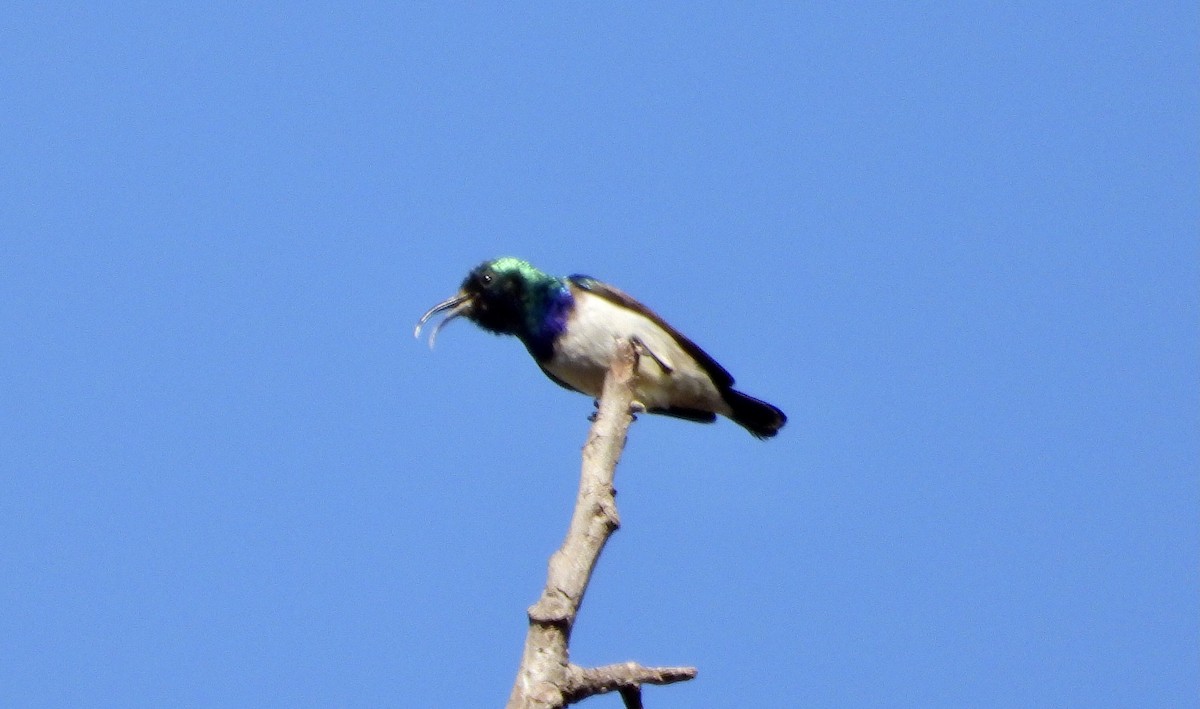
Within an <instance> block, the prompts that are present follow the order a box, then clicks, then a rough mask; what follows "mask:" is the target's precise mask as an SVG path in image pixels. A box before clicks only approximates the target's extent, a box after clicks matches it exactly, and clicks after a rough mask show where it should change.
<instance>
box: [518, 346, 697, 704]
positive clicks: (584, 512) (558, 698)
mask: <svg viewBox="0 0 1200 709" xmlns="http://www.w3.org/2000/svg"><path fill="white" fill-rule="evenodd" d="M636 369H637V354H636V353H635V352H634V349H633V346H632V345H631V344H630V343H628V342H624V341H623V342H621V343H619V346H618V356H617V357H616V359H615V360H614V362H613V365H612V368H611V369H610V370H609V372H608V375H607V377H605V380H604V391H603V392H602V393H601V396H600V402H599V409H598V410H597V412H596V420H595V423H593V424H592V428H591V431H590V432H589V434H588V439H587V443H586V444H584V446H583V467H582V471H581V473H580V478H579V494H578V496H577V497H576V499H575V512H574V514H573V515H572V517H571V526H570V528H569V529H568V530H567V536H566V539H564V540H563V544H562V546H561V547H560V548H559V550H558V551H556V552H554V554H553V555H552V556H551V557H550V564H549V568H548V569H547V574H546V587H545V589H544V590H543V591H542V596H541V598H540V599H538V602H537V603H535V604H533V605H532V606H530V608H529V633H528V634H527V635H526V637H525V650H524V652H523V653H522V656H521V666H520V668H519V669H518V670H517V679H516V682H515V683H514V684H513V689H512V694H511V695H510V696H509V698H508V705H507V709H561V708H562V707H565V706H567V705H568V704H574V703H575V702H579V701H581V700H583V699H586V698H587V697H590V696H592V695H595V694H603V693H605V692H613V691H616V692H620V694H621V697H622V699H623V700H624V701H625V705H626V707H639V708H640V707H641V705H642V704H641V687H642V685H643V684H671V683H673V682H681V681H683V680H689V679H692V678H693V677H695V676H696V668H694V667H643V666H641V665H639V664H636V663H633V662H627V663H624V664H618V665H606V666H604V667H595V668H583V667H579V666H578V665H573V664H571V662H570V656H569V648H568V644H569V642H570V639H571V629H572V627H574V625H575V616H576V614H577V613H578V612H579V605H580V603H582V602H583V594H584V592H585V591H586V590H587V585H588V581H589V580H590V579H591V576H592V570H593V569H594V568H595V567H596V561H597V560H598V559H599V558H600V552H601V551H603V550H604V545H605V543H606V542H607V541H608V538H609V537H610V536H612V533H613V532H615V531H616V530H617V527H619V526H620V524H621V522H620V518H619V517H618V516H617V501H616V497H615V493H614V490H613V474H614V471H615V470H616V467H617V461H618V460H620V457H621V451H622V450H623V449H624V448H625V438H626V435H627V433H628V432H629V425H630V423H631V422H632V420H633V417H632V415H631V414H630V407H631V406H632V404H633V386H632V383H633V379H634V376H635V370H636Z"/></svg>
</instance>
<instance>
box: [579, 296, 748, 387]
mask: <svg viewBox="0 0 1200 709" xmlns="http://www.w3.org/2000/svg"><path fill="white" fill-rule="evenodd" d="M567 280H568V281H570V282H571V283H572V284H573V285H575V286H576V287H578V288H582V289H583V290H586V291H587V292H589V293H591V294H593V295H598V296H600V297H601V298H604V299H605V300H608V301H610V302H612V303H615V304H617V305H619V306H621V307H623V308H628V309H629V310H632V311H634V312H635V313H638V314H640V315H642V316H643V317H645V318H646V319H648V320H650V321H651V322H653V323H654V324H655V325H658V326H659V327H661V328H662V329H663V330H664V331H665V332H666V333H667V334H668V335H670V336H671V337H673V338H675V341H676V342H678V343H679V346H680V347H681V348H682V349H683V351H684V352H687V353H688V355H689V356H691V358H692V359H694V360H696V364H699V365H700V367H701V368H702V369H704V371H705V372H706V373H707V374H708V376H709V378H711V379H712V381H713V384H715V385H716V387H717V389H725V388H728V387H731V386H733V377H732V376H731V375H730V374H729V372H727V371H725V368H724V367H722V366H721V365H719V364H717V361H716V360H715V359H713V358H712V357H709V356H708V353H707V352H705V351H704V350H702V349H700V347H699V346H698V345H697V344H696V343H695V342H692V341H691V340H689V339H688V338H686V337H684V336H683V335H681V334H680V333H679V331H677V330H676V329H675V328H673V327H671V326H670V325H668V324H667V323H666V321H665V320H663V319H662V318H660V317H658V314H657V313H655V312H654V311H653V310H651V309H650V308H647V307H646V306H644V305H642V304H641V303H639V302H638V301H636V300H634V299H633V297H632V296H630V295H629V294H627V293H625V292H623V291H621V290H618V289H616V288H613V287H612V286H610V285H608V284H607V283H603V282H601V281H597V280H596V279H595V278H591V277H589V276H582V275H579V274H576V275H573V276H568V277H567Z"/></svg>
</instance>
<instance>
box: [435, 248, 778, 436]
mask: <svg viewBox="0 0 1200 709" xmlns="http://www.w3.org/2000/svg"><path fill="white" fill-rule="evenodd" d="M447 311H448V314H447V315H446V317H445V318H444V319H443V320H442V321H441V322H439V323H438V324H437V327H435V328H434V330H433V333H432V334H431V335H430V337H429V346H430V347H431V348H432V347H433V345H434V342H435V341H436V339H437V335H438V333H439V332H440V331H441V329H442V328H443V327H445V326H446V324H448V323H449V322H451V321H452V320H454V319H456V318H459V317H466V318H467V319H468V320H470V321H472V322H474V323H475V324H476V325H478V326H479V327H480V328H482V329H483V330H485V331H487V332H490V333H493V334H496V335H512V336H515V337H516V338H517V339H519V340H520V341H521V342H522V343H523V344H524V345H525V348H526V349H527V350H528V351H529V354H530V355H531V356H532V357H533V359H534V361H535V362H537V365H538V366H539V367H540V368H541V370H542V371H543V372H544V373H545V374H546V376H547V377H549V378H550V379H551V380H552V381H554V382H555V383H556V384H558V385H560V386H562V387H564V388H566V389H570V390H572V391H577V392H580V393H582V394H586V395H588V396H591V397H593V398H594V399H596V398H598V397H599V396H600V391H601V389H602V388H603V386H604V377H605V374H606V373H607V372H608V370H609V365H610V364H611V362H612V360H613V358H614V357H615V356H616V354H617V342H618V340H620V339H626V340H629V341H630V342H631V343H632V344H633V346H634V350H635V352H637V354H638V358H637V369H636V372H635V374H636V376H635V378H634V404H633V408H634V410H635V411H645V412H648V413H651V414H661V415H665V416H673V417H676V418H680V419H686V420H688V421H696V422H699V423H712V422H714V421H716V419H717V416H718V415H721V416H724V417H726V418H729V419H730V420H732V421H733V422H734V423H736V424H738V425H739V426H741V427H742V428H744V429H746V430H747V431H749V432H750V433H751V434H752V435H753V436H754V437H755V438H759V439H766V438H771V437H773V436H774V435H775V434H777V433H778V432H779V429H780V428H782V427H783V425H784V424H785V423H786V422H787V416H785V415H784V413H783V411H781V410H779V409H778V408H777V407H775V406H772V405H771V404H768V403H767V402H765V401H761V400H759V399H756V398H754V397H752V396H749V395H747V394H743V393H742V392H740V391H737V390H736V389H734V388H733V384H734V381H733V377H732V376H730V374H729V372H727V371H726V370H725V368H724V367H722V366H721V365H720V364H717V362H716V360H714V359H713V358H712V357H710V356H708V354H706V353H705V352H704V350H702V349H700V348H699V347H698V346H697V345H696V344H695V343H693V342H692V341H691V340H689V339H688V338H686V337H684V336H683V335H682V334H680V333H679V331H678V330H676V329H675V328H673V327H671V326H670V325H668V324H667V322H666V321H665V320H663V319H662V318H661V317H659V316H658V315H657V314H655V313H654V311H652V310H650V309H649V308H647V307H646V306H645V305H642V304H641V303H639V302H638V301H636V300H634V299H633V298H632V297H630V296H629V295H626V294H625V293H624V292H622V291H620V290H618V289H617V288H614V287H613V286H611V285H608V284H607V283H603V282H601V281H598V280H596V279H594V278H591V277H589V276H584V275H580V274H575V275H571V276H566V277H557V276H552V275H549V274H547V273H544V272H542V271H540V270H538V269H537V268H535V267H534V266H533V265H531V264H530V263H529V262H527V261H523V260H521V259H519V258H514V257H511V256H505V257H502V258H497V259H492V260H490V261H485V262H483V263H481V264H479V265H478V266H476V267H475V268H473V269H472V270H471V271H470V273H468V274H467V277H466V278H464V279H463V282H462V285H461V286H460V287H459V290H458V292H457V293H455V294H454V295H453V296H451V297H450V298H447V299H446V300H444V301H442V302H440V303H438V304H437V305H435V306H433V307H432V308H430V309H429V310H428V311H426V312H425V314H424V315H422V316H421V319H420V320H419V321H418V322H417V325H416V327H415V328H414V330H413V336H414V337H416V338H418V339H419V338H420V336H421V328H422V327H423V326H424V325H425V323H426V322H428V321H429V319H430V318H432V317H433V316H434V315H436V314H438V313H442V312H447Z"/></svg>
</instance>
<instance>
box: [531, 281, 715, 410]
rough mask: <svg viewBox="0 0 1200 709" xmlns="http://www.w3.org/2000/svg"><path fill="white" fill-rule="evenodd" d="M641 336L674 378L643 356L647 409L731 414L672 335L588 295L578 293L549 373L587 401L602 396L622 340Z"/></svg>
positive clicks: (641, 388) (640, 394)
mask: <svg viewBox="0 0 1200 709" xmlns="http://www.w3.org/2000/svg"><path fill="white" fill-rule="evenodd" d="M633 336H637V338H638V339H640V340H641V341H642V343H643V344H644V345H645V346H646V348H647V349H649V350H650V351H651V352H653V353H654V355H655V357H657V358H658V359H660V360H662V362H663V364H665V365H666V366H667V367H668V368H670V370H671V371H670V373H668V372H666V371H664V369H663V368H662V367H660V366H659V365H658V363H657V362H655V361H654V358H652V357H649V356H642V357H641V358H639V360H638V377H637V379H638V381H637V385H636V387H637V388H636V390H635V396H636V399H637V400H638V402H640V403H641V404H642V405H643V406H645V407H646V408H649V409H653V408H668V407H672V406H676V407H682V408H690V409H699V410H702V411H713V412H716V413H719V414H726V415H728V413H729V407H728V405H727V404H726V403H725V401H724V399H722V398H721V395H720V393H719V392H718V391H717V390H716V388H715V387H714V386H713V385H712V381H711V380H710V379H709V378H708V375H707V374H706V373H705V372H704V370H703V369H701V367H700V366H699V365H698V364H697V363H696V361H695V360H693V359H692V358H691V356H690V355H688V353H687V352H685V351H684V350H683V348H682V347H680V346H679V344H678V343H677V342H676V341H675V338H673V337H671V335H670V333H668V332H666V331H665V330H663V329H662V328H661V327H659V326H658V325H656V324H655V323H654V321H652V320H650V319H649V318H647V317H645V316H643V315H641V314H639V313H637V312H635V311H632V310H629V309H628V308H623V307H621V306H619V305H615V304H614V303H612V302H610V301H608V300H606V299H604V298H602V297H600V296H597V295H593V294H590V293H586V292H582V293H577V294H576V300H575V312H574V313H573V314H572V318H571V323H570V327H569V328H568V329H567V331H566V332H564V333H563V334H562V335H560V336H559V338H558V341H557V342H556V343H555V346H554V358H553V359H552V360H551V361H550V362H549V363H547V364H546V365H545V366H546V370H547V371H549V372H550V373H551V374H553V375H554V376H555V377H558V378H559V379H561V380H563V381H564V382H566V383H568V384H570V385H571V386H573V387H575V388H576V389H578V390H580V391H582V392H584V393H585V394H588V395H589V396H599V395H600V390H601V388H602V387H603V385H604V375H605V372H607V371H608V364H609V362H611V361H612V358H613V357H614V356H615V354H616V343H617V340H618V339H628V338H630V337H633Z"/></svg>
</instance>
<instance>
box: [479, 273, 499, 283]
mask: <svg viewBox="0 0 1200 709" xmlns="http://www.w3.org/2000/svg"><path fill="white" fill-rule="evenodd" d="M495 279H496V277H495V276H493V275H492V274H491V273H484V274H483V275H482V276H480V277H479V282H480V283H482V284H483V285H485V286H490V285H492V281H494V280H495Z"/></svg>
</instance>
